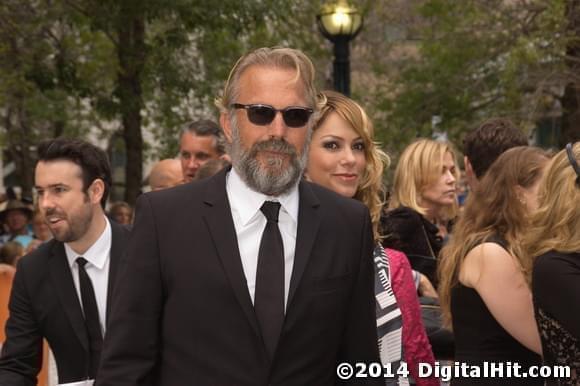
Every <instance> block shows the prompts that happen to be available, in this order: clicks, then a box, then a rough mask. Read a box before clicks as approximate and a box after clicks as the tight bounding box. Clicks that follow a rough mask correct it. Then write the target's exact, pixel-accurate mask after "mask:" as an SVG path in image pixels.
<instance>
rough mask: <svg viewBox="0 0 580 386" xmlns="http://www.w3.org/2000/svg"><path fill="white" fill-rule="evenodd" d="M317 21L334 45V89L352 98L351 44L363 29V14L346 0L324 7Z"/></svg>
mask: <svg viewBox="0 0 580 386" xmlns="http://www.w3.org/2000/svg"><path fill="white" fill-rule="evenodd" d="M316 21H317V23H318V28H319V29H320V32H321V33H322V35H323V36H324V37H325V38H327V39H328V40H330V41H331V42H332V43H334V63H333V67H334V73H333V77H334V89H335V90H336V91H339V92H341V93H343V94H344V95H346V96H350V61H349V55H350V52H349V42H350V41H351V40H352V39H354V38H355V37H356V35H357V34H358V33H359V32H360V30H361V29H362V26H363V17H362V14H361V13H360V12H359V11H358V10H357V9H356V8H355V7H353V6H351V5H349V4H348V3H347V2H346V0H337V1H334V2H331V3H327V4H325V5H323V6H322V9H321V12H320V14H319V15H317V16H316Z"/></svg>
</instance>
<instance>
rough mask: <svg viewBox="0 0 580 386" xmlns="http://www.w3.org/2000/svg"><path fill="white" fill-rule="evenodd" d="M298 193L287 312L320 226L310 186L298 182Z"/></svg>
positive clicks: (317, 202) (314, 197)
mask: <svg viewBox="0 0 580 386" xmlns="http://www.w3.org/2000/svg"><path fill="white" fill-rule="evenodd" d="M299 192H300V206H299V209H298V229H297V231H296V251H295V252H294V268H293V269H292V277H291V280H290V290H289V293H288V305H287V306H286V309H287V310H288V309H290V305H291V302H292V299H293V298H294V294H295V293H296V289H297V288H298V285H299V284H300V280H301V279H302V274H303V273H304V269H305V268H306V265H307V264H308V260H309V259H310V253H311V251H312V246H313V245H314V240H315V239H316V234H317V232H318V227H319V226H320V218H319V217H318V214H317V213H316V209H317V208H318V206H320V202H319V201H318V198H317V197H316V196H315V194H314V192H313V191H312V189H311V188H310V185H309V184H308V183H306V182H303V181H302V182H300V185H299Z"/></svg>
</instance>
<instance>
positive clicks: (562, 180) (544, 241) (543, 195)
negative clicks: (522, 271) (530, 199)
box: [522, 142, 580, 280]
mask: <svg viewBox="0 0 580 386" xmlns="http://www.w3.org/2000/svg"><path fill="white" fill-rule="evenodd" d="M572 153H573V155H574V157H575V159H576V162H578V163H579V164H580V142H577V143H576V144H575V145H574V146H573V147H572ZM576 178H578V177H577V175H576V172H575V171H574V169H573V167H572V164H571V163H570V160H569V159H568V154H566V149H564V150H562V151H560V152H559V153H558V154H556V155H555V156H554V158H552V160H551V161H550V163H549V165H548V166H547V168H546V171H545V173H544V177H543V179H542V183H541V185H540V190H539V193H538V205H539V207H538V211H537V212H536V213H535V214H534V215H533V216H532V219H531V226H530V227H529V228H528V230H527V232H526V235H525V236H524V241H523V245H522V247H523V249H524V252H525V255H526V256H527V257H528V259H529V261H530V263H531V262H533V259H535V258H536V257H537V256H539V255H541V254H543V253H546V252H548V251H550V250H555V251H559V252H579V251H580V186H579V185H578V184H577V182H576ZM530 268H531V267H530ZM530 271H531V269H529V270H528V273H529V272H530ZM529 279H530V275H528V280H529Z"/></svg>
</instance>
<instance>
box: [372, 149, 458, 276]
mask: <svg viewBox="0 0 580 386" xmlns="http://www.w3.org/2000/svg"><path fill="white" fill-rule="evenodd" d="M458 179H459V169H458V166H457V158H456V155H455V151H454V150H453V148H452V146H451V145H450V144H449V143H443V142H437V141H433V140H429V139H419V140H417V141H415V142H413V143H412V144H410V145H409V146H407V148H405V150H404V151H403V153H402V154H401V157H400V158H399V163H398V164H397V168H396V169H395V177H394V180H393V190H392V194H391V198H390V201H389V211H388V213H387V214H386V216H385V217H384V219H383V228H384V230H385V235H386V238H385V240H384V241H383V245H384V246H385V247H390V248H395V249H398V250H401V251H403V252H405V254H406V255H407V256H408V257H409V260H410V262H411V266H412V267H413V269H415V270H417V271H419V272H421V273H423V274H425V275H426V276H427V277H428V278H429V280H430V281H431V282H432V283H434V284H435V283H436V274H435V271H436V264H437V258H438V256H439V251H440V250H441V248H442V246H443V240H444V239H445V238H446V237H447V232H448V230H447V221H448V220H450V219H453V218H454V217H455V216H456V214H457V181H458Z"/></svg>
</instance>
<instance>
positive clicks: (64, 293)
mask: <svg viewBox="0 0 580 386" xmlns="http://www.w3.org/2000/svg"><path fill="white" fill-rule="evenodd" d="M38 159H39V161H38V163H37V165H36V170H35V176H34V181H35V182H34V183H35V188H36V191H37V193H38V208H39V210H40V212H41V214H42V215H43V216H44V218H45V221H46V223H47V224H48V227H49V228H50V231H51V232H52V234H53V236H54V238H53V239H52V240H50V241H47V242H46V243H44V244H42V245H41V246H40V247H39V248H38V249H36V250H35V251H33V252H31V253H30V254H28V255H26V256H24V257H23V258H22V259H20V261H19V263H18V268H17V270H16V276H15V277H14V283H13V286H12V292H11V295H10V304H9V308H10V317H9V319H8V321H7V322H6V342H5V343H4V346H3V347H2V355H1V356H0V385H6V386H8V385H10V386H33V385H36V382H37V381H36V376H37V374H38V373H39V371H40V366H41V364H42V340H43V338H44V339H46V340H47V341H48V344H49V346H50V348H51V349H52V352H53V353H54V357H55V359H56V365H57V368H58V381H59V384H65V383H66V384H68V383H72V382H75V384H78V385H80V384H85V383H83V382H82V381H85V380H90V379H94V378H95V374H96V371H97V368H98V364H99V357H100V353H101V348H102V344H103V334H104V333H105V330H106V320H107V317H108V310H109V304H110V302H109V298H110V295H111V293H112V292H113V285H114V283H115V278H116V275H117V267H118V263H119V260H120V258H121V255H123V253H124V251H125V246H126V240H127V239H128V236H129V230H128V229H127V228H125V227H123V226H121V225H118V224H116V223H115V222H109V221H108V220H107V217H106V216H105V212H104V207H105V203H106V202H107V197H108V194H109V189H110V187H111V182H112V180H111V167H110V165H109V161H108V158H107V155H106V153H105V152H104V151H103V150H101V149H99V148H97V147H96V146H94V145H92V144H90V143H88V142H84V141H80V140H75V139H63V138H59V139H55V140H50V141H45V142H43V143H41V144H40V145H39V147H38ZM76 382H79V383H76Z"/></svg>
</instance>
